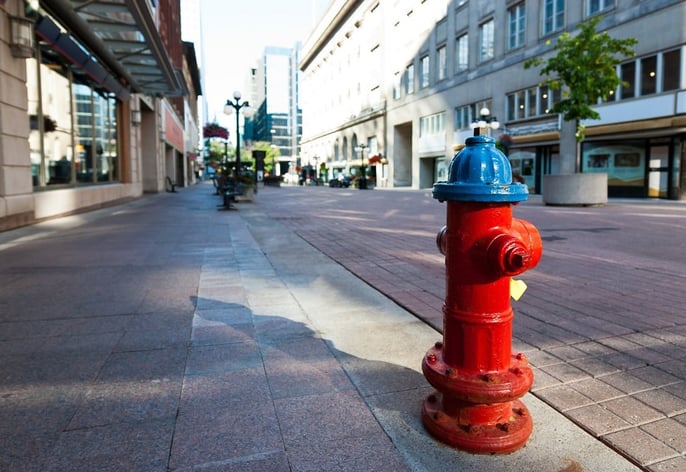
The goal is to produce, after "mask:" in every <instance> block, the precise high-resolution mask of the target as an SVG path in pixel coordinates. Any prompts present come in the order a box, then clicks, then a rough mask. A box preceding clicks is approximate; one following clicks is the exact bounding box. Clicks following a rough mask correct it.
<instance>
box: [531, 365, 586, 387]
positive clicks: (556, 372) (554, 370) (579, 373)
mask: <svg viewBox="0 0 686 472" xmlns="http://www.w3.org/2000/svg"><path fill="white" fill-rule="evenodd" d="M541 370H542V371H544V372H546V373H547V374H549V375H552V376H553V377H555V378H556V379H559V380H560V381H561V382H565V383H566V382H574V381H577V380H581V379H586V378H588V374H587V373H586V372H584V371H583V370H581V369H579V368H577V367H574V366H573V365H571V364H564V363H562V364H552V365H548V366H545V367H542V368H541Z"/></svg>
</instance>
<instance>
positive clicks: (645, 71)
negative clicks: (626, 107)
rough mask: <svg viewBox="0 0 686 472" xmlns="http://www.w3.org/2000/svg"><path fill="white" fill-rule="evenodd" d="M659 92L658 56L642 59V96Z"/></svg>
mask: <svg viewBox="0 0 686 472" xmlns="http://www.w3.org/2000/svg"><path fill="white" fill-rule="evenodd" d="M656 92H657V56H650V57H644V58H643V59H641V95H650V94H653V93H656Z"/></svg>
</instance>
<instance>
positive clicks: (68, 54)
mask: <svg viewBox="0 0 686 472" xmlns="http://www.w3.org/2000/svg"><path fill="white" fill-rule="evenodd" d="M77 7H78V8H77ZM196 79H197V65H196V64H195V61H194V51H193V46H192V44H185V45H184V44H182V42H181V36H180V10H179V1H178V0H159V1H157V0H155V1H153V0H145V1H140V2H124V3H121V4H119V3H118V4H117V5H116V6H113V5H112V4H111V2H106V1H98V0H95V1H91V2H86V3H84V2H71V1H68V0H50V1H38V0H33V1H24V0H5V1H2V2H0V83H2V87H0V231H2V230H5V229H11V228H15V227H18V226H22V225H26V224H31V223H34V222H36V221H40V220H42V219H46V218H51V217H54V216H58V215H65V214H69V213H75V212H79V211H84V210H88V209H93V208H99V207H102V206H103V205H110V204H113V203H116V202H120V201H125V200H128V199H131V198H136V197H139V196H141V195H142V194H143V192H160V191H164V190H165V188H168V186H169V184H170V183H172V184H175V185H180V186H182V185H188V184H190V183H192V181H193V173H192V167H193V161H194V159H193V157H194V156H193V155H192V151H193V150H192V149H187V145H186V143H187V142H188V139H187V127H186V125H187V124H188V123H189V121H190V120H195V121H197V119H196V118H195V117H194V116H193V115H194V113H197V112H196V111H193V110H191V111H189V110H190V108H189V107H188V97H189V96H190V95H194V94H197V93H200V90H199V85H198V84H199V82H198V81H197V80H196ZM196 133H197V130H196Z"/></svg>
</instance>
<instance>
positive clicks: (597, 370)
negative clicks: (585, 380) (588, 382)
mask: <svg viewBox="0 0 686 472" xmlns="http://www.w3.org/2000/svg"><path fill="white" fill-rule="evenodd" d="M569 363H570V364H571V365H573V366H574V367H576V368H578V369H581V370H583V371H584V372H586V373H588V374H589V375H590V376H591V377H602V376H605V375H609V374H614V373H616V372H620V369H619V367H616V366H614V365H612V364H608V363H607V362H604V361H603V360H601V359H598V358H595V357H586V358H584V359H578V360H573V361H569Z"/></svg>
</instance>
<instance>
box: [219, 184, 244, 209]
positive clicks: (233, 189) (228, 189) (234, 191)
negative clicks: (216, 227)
mask: <svg viewBox="0 0 686 472" xmlns="http://www.w3.org/2000/svg"><path fill="white" fill-rule="evenodd" d="M221 192H222V199H223V200H224V204H223V205H220V206H223V207H224V208H223V209H224V210H230V209H232V208H233V207H232V206H231V202H235V201H236V197H237V196H239V195H241V194H242V192H241V187H240V184H239V185H234V184H233V182H230V183H227V184H225V185H224V186H223V187H222V190H221Z"/></svg>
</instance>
